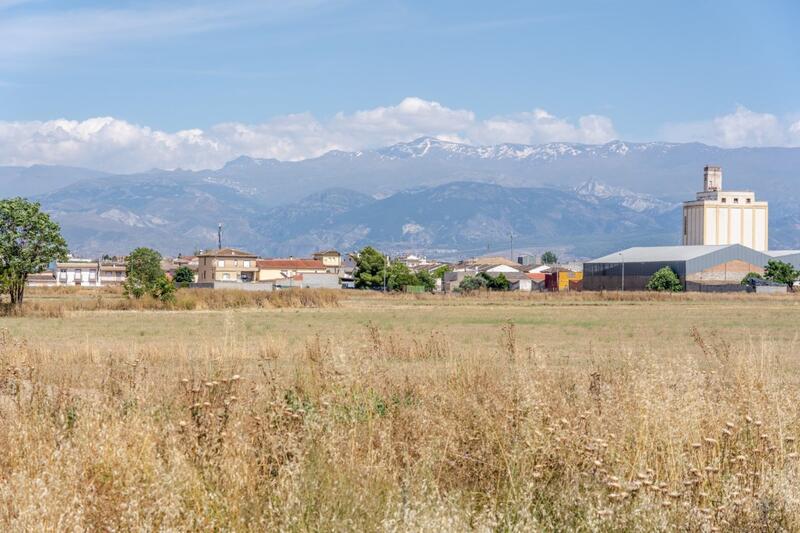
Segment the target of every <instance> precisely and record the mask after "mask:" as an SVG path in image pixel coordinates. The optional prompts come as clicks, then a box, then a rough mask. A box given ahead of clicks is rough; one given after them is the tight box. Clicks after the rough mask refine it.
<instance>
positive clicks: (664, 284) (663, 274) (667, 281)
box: [646, 267, 683, 292]
mask: <svg viewBox="0 0 800 533" xmlns="http://www.w3.org/2000/svg"><path fill="white" fill-rule="evenodd" d="M646 288H647V290H648V291H657V292H680V291H682V290H683V284H682V283H681V280H680V278H679V277H678V275H677V274H676V273H675V271H674V270H672V269H671V268H670V267H664V268H662V269H660V270H658V271H657V272H656V273H655V274H653V275H652V276H651V277H650V279H649V280H648V281H647V286H646Z"/></svg>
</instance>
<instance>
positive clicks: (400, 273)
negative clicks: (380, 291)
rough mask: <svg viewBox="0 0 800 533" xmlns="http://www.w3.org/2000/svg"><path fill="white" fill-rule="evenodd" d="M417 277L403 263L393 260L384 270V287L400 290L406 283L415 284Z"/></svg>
mask: <svg viewBox="0 0 800 533" xmlns="http://www.w3.org/2000/svg"><path fill="white" fill-rule="evenodd" d="M416 284H417V277H416V276H415V275H414V273H413V272H411V270H410V269H409V268H408V266H406V265H405V264H403V263H401V262H399V261H395V262H394V263H392V264H391V265H389V270H388V271H387V272H386V287H387V288H388V289H389V290H390V291H402V290H403V289H404V288H405V287H406V286H408V285H416Z"/></svg>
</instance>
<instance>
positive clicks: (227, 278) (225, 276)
mask: <svg viewBox="0 0 800 533" xmlns="http://www.w3.org/2000/svg"><path fill="white" fill-rule="evenodd" d="M222 279H224V280H229V279H231V277H230V276H229V275H228V273H227V272H226V273H224V274H223V275H222Z"/></svg>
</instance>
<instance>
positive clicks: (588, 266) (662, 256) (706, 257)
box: [583, 244, 772, 291]
mask: <svg viewBox="0 0 800 533" xmlns="http://www.w3.org/2000/svg"><path fill="white" fill-rule="evenodd" d="M770 259H772V257H771V256H770V255H768V254H766V253H764V252H759V251H757V250H753V249H752V248H748V247H746V246H742V245H741V244H730V245H709V246H704V245H696V246H651V247H635V248H628V249H626V250H621V251H619V252H615V253H612V254H609V255H606V256H603V257H600V258H598V259H594V260H592V261H587V262H586V263H584V264H583V288H584V290H620V289H622V288H623V284H624V289H625V290H632V291H640V290H645V287H646V285H647V282H648V280H649V279H650V276H652V275H653V274H655V273H656V272H657V271H658V270H660V269H661V268H663V267H669V268H671V269H672V270H673V271H674V272H675V273H676V274H677V275H678V277H679V278H680V280H681V283H683V286H684V289H689V290H701V286H704V285H715V286H716V287H717V288H718V289H719V287H721V286H723V285H726V284H727V285H731V286H733V285H738V284H739V283H740V282H741V280H742V278H744V276H745V275H747V273H748V272H757V273H759V274H763V272H764V266H765V265H766V264H767V261H768V260H770Z"/></svg>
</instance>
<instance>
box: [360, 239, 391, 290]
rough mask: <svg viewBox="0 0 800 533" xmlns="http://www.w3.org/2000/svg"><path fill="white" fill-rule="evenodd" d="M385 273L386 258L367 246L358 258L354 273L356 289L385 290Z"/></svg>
mask: <svg viewBox="0 0 800 533" xmlns="http://www.w3.org/2000/svg"><path fill="white" fill-rule="evenodd" d="M385 271H386V257H385V256H384V255H383V254H382V253H380V252H379V251H378V250H376V249H375V248H373V247H372V246H367V247H366V248H364V249H363V250H361V251H360V252H359V253H358V257H356V269H355V272H353V276H354V277H355V281H356V287H357V288H359V289H380V288H383V279H384V273H385ZM387 282H388V280H387Z"/></svg>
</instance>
